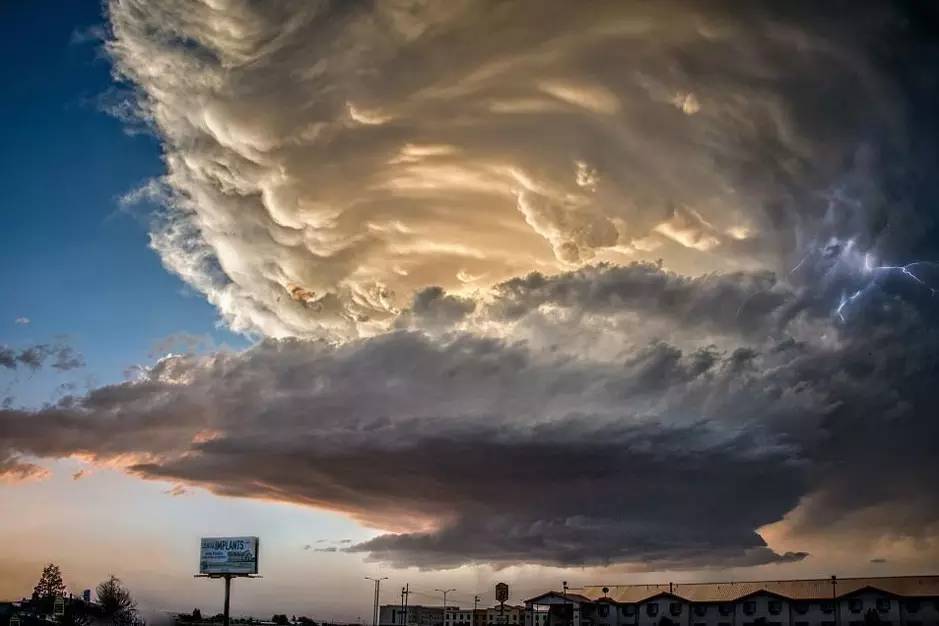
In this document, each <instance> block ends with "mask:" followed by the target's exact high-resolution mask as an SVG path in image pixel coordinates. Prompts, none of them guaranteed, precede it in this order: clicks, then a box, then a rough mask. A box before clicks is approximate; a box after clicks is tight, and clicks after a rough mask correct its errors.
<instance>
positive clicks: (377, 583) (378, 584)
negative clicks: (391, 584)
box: [365, 576, 388, 626]
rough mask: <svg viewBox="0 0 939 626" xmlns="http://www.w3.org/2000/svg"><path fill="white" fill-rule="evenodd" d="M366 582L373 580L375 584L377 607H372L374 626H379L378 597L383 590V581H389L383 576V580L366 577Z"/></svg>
mask: <svg viewBox="0 0 939 626" xmlns="http://www.w3.org/2000/svg"><path fill="white" fill-rule="evenodd" d="M365 580H371V581H374V582H375V605H374V606H373V607H372V626H378V595H379V589H380V588H381V581H383V580H388V577H387V576H382V577H381V578H372V577H371V576H366V577H365Z"/></svg>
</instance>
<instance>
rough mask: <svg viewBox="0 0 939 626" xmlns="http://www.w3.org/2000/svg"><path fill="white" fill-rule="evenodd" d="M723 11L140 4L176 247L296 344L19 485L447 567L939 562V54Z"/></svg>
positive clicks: (76, 399)
mask: <svg viewBox="0 0 939 626" xmlns="http://www.w3.org/2000/svg"><path fill="white" fill-rule="evenodd" d="M848 7H850V10H849V11H848V10H847V8H848ZM725 9H729V7H721V6H717V5H714V4H702V3H697V2H656V3H624V2H609V3H607V2H595V3H589V4H584V3H571V2H543V1H542V2H491V3H490V2H403V1H401V2H380V3H364V2H363V3H359V2H344V3H339V2H337V3H320V2H300V3H298V2H286V1H283V2H274V1H272V2H263V3H260V2H258V3H254V2H237V1H234V0H232V1H230V2H211V3H209V2H189V1H182V0H180V1H178V2H174V1H172V0H160V1H152V0H147V1H146V2H144V1H143V0H139V1H134V0H112V1H111V2H110V3H109V5H108V15H109V19H110V24H111V33H110V37H109V39H108V42H107V48H108V51H109V54H110V55H111V58H112V59H113V61H114V65H115V68H116V72H117V74H118V76H119V77H120V78H121V79H123V80H126V81H127V82H128V83H129V84H130V85H131V86H132V87H133V89H134V90H135V93H136V100H135V102H134V106H133V108H134V109H135V110H136V111H137V113H138V115H139V116H140V117H141V118H142V119H143V120H145V122H146V123H147V124H149V125H150V127H151V128H152V130H153V132H154V133H155V134H156V135H157V136H158V137H159V138H160V140H161V141H162V145H163V149H164V151H165V160H166V174H165V176H164V177H163V178H162V179H161V180H159V181H156V182H154V183H152V184H151V185H149V186H148V187H147V188H146V189H143V190H141V191H140V192H139V193H138V194H132V195H137V196H140V197H143V195H147V196H150V197H154V198H157V199H158V200H160V202H161V203H162V204H163V209H162V210H161V212H160V215H159V216H158V219H157V220H155V223H154V227H153V231H152V236H151V241H152V246H153V248H154V249H155V250H156V251H157V253H158V254H159V255H160V256H161V258H162V260H163V262H164V264H165V265H166V267H167V268H168V269H170V270H171V271H173V272H176V273H178V274H179V275H180V276H181V277H182V278H183V279H184V280H186V281H187V282H188V283H189V284H190V285H192V286H193V287H194V288H195V289H197V290H199V291H201V292H202V293H204V294H205V297H206V298H208V299H209V300H210V301H211V302H212V303H213V304H214V305H215V306H216V307H218V309H219V311H220V314H221V315H222V317H223V318H224V319H225V320H226V322H227V323H228V324H229V325H230V326H231V327H232V328H233V329H235V330H238V331H242V332H245V333H251V334H253V335H255V336H258V337H260V338H261V339H260V340H259V342H258V343H257V345H255V346H254V347H252V348H250V349H248V350H246V351H244V352H241V353H225V352H222V353H217V354H208V355H198V356H196V355H187V356H170V357H167V358H165V359H162V360H160V361H159V362H157V363H155V364H154V365H153V366H152V368H150V369H149V370H147V371H146V372H144V373H143V374H142V375H140V376H139V377H138V378H137V379H135V380H133V381H128V382H125V383H120V384H115V385H111V386H107V387H102V388H99V389H96V390H93V391H91V392H89V393H88V394H86V395H84V396H67V397H65V398H63V399H61V400H59V401H58V402H57V403H56V404H55V405H54V406H49V407H46V408H44V409H41V410H35V411H27V410H16V411H13V410H4V411H0V475H2V476H6V477H7V478H9V479H14V480H15V479H20V478H25V477H30V476H32V475H33V474H36V473H37V472H41V471H42V470H41V468H38V467H37V466H35V465H33V464H32V463H30V462H27V461H25V460H24V458H46V457H48V458H55V457H64V456H70V455H83V458H90V459H96V460H98V461H101V462H106V461H107V462H118V463H121V464H123V465H125V466H126V467H127V470H128V471H129V472H132V473H133V474H135V475H138V476H141V477H143V478H147V479H158V480H165V481H169V482H171V483H173V484H176V485H179V486H180V487H179V488H180V489H184V488H185V487H183V485H197V486H202V487H205V488H208V489H210V490H212V491H214V492H216V493H220V494H225V495H235V496H242V497H253V498H274V499H280V500H287V501H291V502H297V503H302V504H308V505H310V506H315V507H322V508H328V509H333V510H338V511H342V512H345V513H347V514H348V515H350V516H352V517H354V518H355V519H357V520H359V521H361V522H362V523H363V524H366V525H368V526H371V527H373V528H376V529H379V530H380V531H381V534H379V535H378V536H377V537H375V538H374V539H372V540H369V541H366V542H364V543H361V544H357V545H350V546H348V547H346V546H343V547H341V548H339V549H340V550H349V551H352V552H361V553H366V554H367V555H368V556H369V557H370V558H373V559H379V560H383V561H388V562H392V563H395V564H398V565H418V566H421V567H454V566H459V565H462V564H465V563H492V564H495V565H509V564H514V563H544V564H557V565H598V564H599V565H602V564H608V563H629V564H637V565H639V566H648V567H659V568H665V567H667V568H678V567H700V566H705V565H723V566H738V565H756V564H764V563H774V562H786V561H793V560H798V559H802V558H806V557H807V556H808V555H806V554H805V552H803V551H800V550H798V549H796V550H793V551H787V550H782V549H778V548H776V547H774V546H772V545H767V542H766V541H765V540H764V538H763V537H762V536H761V534H760V530H761V529H763V528H765V527H767V526H770V525H773V524H779V523H781V522H783V521H784V522H785V523H786V524H788V525H789V527H790V528H791V529H792V532H793V533H795V534H794V536H795V537H798V536H799V533H802V534H803V535H805V536H808V535H810V534H811V533H813V532H816V531H819V530H823V529H825V528H831V527H833V526H834V525H838V527H839V528H855V529H858V528H862V527H863V531H864V532H865V533H868V534H869V535H870V536H871V537H873V538H875V539H876V538H884V537H887V538H893V539H896V538H903V539H910V540H913V541H918V542H921V545H925V546H932V548H930V549H935V550H937V551H939V547H937V546H939V543H937V537H939V530H937V529H939V497H937V495H936V493H935V490H934V489H932V485H931V483H930V480H929V479H927V478H925V477H927V476H930V475H939V465H937V460H936V459H937V457H936V455H935V451H934V449H933V444H932V442H935V441H936V438H937V436H939V426H937V425H936V420H935V414H936V402H935V400H934V398H933V392H934V387H935V380H936V376H937V375H939V356H937V355H939V333H937V328H936V321H937V303H939V300H937V298H936V295H935V293H936V292H935V291H934V289H935V288H939V271H937V268H936V266H935V265H934V264H933V263H932V261H933V260H936V259H939V252H937V249H939V245H937V243H939V240H937V237H936V226H935V219H934V215H935V211H934V208H933V202H934V201H935V199H936V198H937V197H939V195H937V193H936V191H937V190H936V189H935V182H934V179H935V177H934V176H933V175H929V173H930V172H932V173H934V171H935V167H936V159H935V151H934V148H933V147H932V146H931V144H930V143H929V142H928V141H926V140H925V137H927V136H930V135H931V133H930V132H929V131H930V130H935V124H934V122H933V121H932V119H931V118H930V117H929V115H931V114H932V112H931V110H930V108H929V106H928V105H927V104H925V103H928V102H931V101H932V99H933V98H934V96H935V93H934V90H935V85H936V84H939V82H937V81H936V78H937V76H936V70H935V68H936V67H937V65H936V64H935V62H934V61H935V59H936V56H937V51H936V49H935V44H930V43H929V42H930V41H931V40H932V41H934V39H931V38H930V37H931V34H930V33H925V32H919V31H917V30H916V29H917V28H919V26H918V25H919V24H920V23H922V20H921V19H919V18H920V17H922V16H917V15H916V14H915V13H914V12H913V8H910V9H909V10H907V7H906V6H905V5H903V4H899V3H888V2H883V3H865V6H864V7H863V8H862V7H859V6H857V4H856V3H837V2H836V3H830V4H827V5H825V6H819V5H818V4H817V3H811V4H809V3H786V4H784V5H783V4H780V3H770V2H752V3H748V4H747V5H746V6H745V7H741V6H735V7H734V11H729V10H725ZM846 16H848V17H846ZM907 264H910V265H907ZM8 360H9V361H10V362H11V363H14V364H15V363H18V362H20V361H22V359H21V358H20V357H19V356H18V355H17V354H14V353H12V352H11V353H10V354H8ZM0 364H2V363H0ZM872 460H876V463H874V462H872ZM858 485H863V488H858ZM742 501H744V502H745V505H741V502H742ZM872 545H873V544H872ZM937 553H939V552H937ZM871 556H872V557H873V556H876V557H877V558H884V556H883V553H882V552H879V553H878V554H876V555H871ZM888 556H889V555H888Z"/></svg>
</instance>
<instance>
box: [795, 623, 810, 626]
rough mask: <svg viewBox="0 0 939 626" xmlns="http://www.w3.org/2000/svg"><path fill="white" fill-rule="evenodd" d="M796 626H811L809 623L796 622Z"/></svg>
mask: <svg viewBox="0 0 939 626" xmlns="http://www.w3.org/2000/svg"><path fill="white" fill-rule="evenodd" d="M795 626H809V623H808V622H796V623H795Z"/></svg>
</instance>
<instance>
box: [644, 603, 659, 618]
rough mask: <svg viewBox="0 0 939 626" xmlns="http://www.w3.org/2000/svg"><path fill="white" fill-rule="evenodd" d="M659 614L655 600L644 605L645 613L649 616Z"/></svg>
mask: <svg viewBox="0 0 939 626" xmlns="http://www.w3.org/2000/svg"><path fill="white" fill-rule="evenodd" d="M658 614H659V605H658V604H656V603H655V602H652V603H649V604H647V605H646V615H648V616H649V617H655V616H656V615H658Z"/></svg>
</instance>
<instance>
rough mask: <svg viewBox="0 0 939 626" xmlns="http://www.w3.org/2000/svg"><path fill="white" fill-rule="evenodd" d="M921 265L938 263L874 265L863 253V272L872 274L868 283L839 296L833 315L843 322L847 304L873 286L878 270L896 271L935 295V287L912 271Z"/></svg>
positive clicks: (869, 256)
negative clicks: (846, 294) (850, 292)
mask: <svg viewBox="0 0 939 626" xmlns="http://www.w3.org/2000/svg"><path fill="white" fill-rule="evenodd" d="M921 265H933V266H939V263H934V262H932V261H912V262H910V263H907V264H906V265H874V264H873V263H872V262H871V255H870V254H869V253H868V254H865V255H864V266H863V270H864V273H865V274H873V276H872V277H871V278H870V279H869V280H868V283H867V284H866V285H865V286H863V287H861V288H860V289H858V290H856V291H855V292H854V293H852V294H851V295H850V296H844V297H842V298H841V301H840V302H839V303H838V307H837V308H836V309H835V315H837V316H838V318H839V319H840V320H841V321H842V322H843V321H845V317H844V309H845V307H847V306H848V305H849V304H851V303H852V302H854V301H855V300H857V299H858V298H860V297H861V296H862V295H863V294H864V293H866V292H867V291H868V290H869V289H870V288H871V287H873V286H874V285H875V283H876V281H877V273H880V272H898V273H900V274H902V275H903V276H906V277H907V278H909V279H910V280H912V281H913V282H915V283H916V284H918V285H920V286H922V287H925V288H926V289H928V290H929V293H930V295H933V296H935V295H936V288H935V287H931V286H929V285H928V284H927V283H926V281H925V280H923V279H922V278H920V277H919V276H917V275H916V274H914V273H913V268H915V267H917V266H921Z"/></svg>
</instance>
